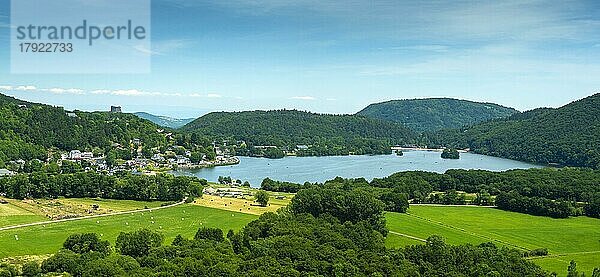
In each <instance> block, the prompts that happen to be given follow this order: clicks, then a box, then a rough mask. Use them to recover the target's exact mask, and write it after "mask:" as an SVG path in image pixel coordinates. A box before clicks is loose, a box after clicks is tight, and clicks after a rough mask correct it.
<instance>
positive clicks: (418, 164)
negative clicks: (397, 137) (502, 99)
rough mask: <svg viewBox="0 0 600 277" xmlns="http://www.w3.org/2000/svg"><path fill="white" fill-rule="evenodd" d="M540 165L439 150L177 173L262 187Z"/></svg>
mask: <svg viewBox="0 0 600 277" xmlns="http://www.w3.org/2000/svg"><path fill="white" fill-rule="evenodd" d="M539 167H541V166H538V165H534V164H529V163H524V162H519V161H514V160H508V159H502V158H496V157H491V156H485V155H478V154H473V153H461V154H460V159H459V160H445V159H442V158H441V157H440V152H433V151H404V156H396V155H395V154H392V155H376V156H368V155H363V156H329V157H285V158H283V159H277V160H273V159H265V158H250V157H240V164H238V165H231V166H218V167H213V168H202V169H196V170H179V171H175V172H173V173H174V174H176V175H193V176H197V177H199V178H203V179H206V180H209V181H213V182H216V181H217V180H218V178H219V176H231V177H232V178H234V179H241V180H243V181H249V182H250V184H251V185H252V186H253V187H260V183H261V182H262V180H263V179H264V178H267V177H269V178H271V179H274V180H280V181H288V182H295V183H304V182H306V181H309V182H324V181H327V180H330V179H333V178H335V177H336V176H340V177H344V178H356V177H364V178H366V179H368V180H371V179H373V178H380V177H385V176H389V175H391V174H393V173H396V172H399V171H412V170H422V171H431V172H438V173H444V172H445V171H446V170H448V169H485V170H490V171H504V170H509V169H526V168H539Z"/></svg>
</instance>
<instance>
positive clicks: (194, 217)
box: [0, 205, 257, 258]
mask: <svg viewBox="0 0 600 277" xmlns="http://www.w3.org/2000/svg"><path fill="white" fill-rule="evenodd" d="M256 218H257V216H256V215H250V214H242V213H236V212H230V211H225V210H218V209H212V208H207V207H201V206H198V205H181V206H177V207H173V208H167V209H163V210H156V211H152V212H140V213H135V214H129V215H117V216H110V217H104V218H94V219H83V220H78V221H71V222H62V223H55V224H48V225H45V226H31V227H25V228H20V229H13V230H8V231H0V245H2V247H0V258H5V257H11V256H22V255H44V254H49V253H54V252H56V251H57V250H58V249H60V248H61V246H62V243H63V242H64V240H65V239H66V238H67V236H68V235H70V234H73V233H84V232H95V233H99V234H101V235H102V237H103V238H105V239H108V240H109V241H111V242H112V243H113V244H114V241H115V240H116V237H117V236H118V235H119V233H120V232H122V231H125V232H127V231H134V230H137V229H140V228H148V229H151V230H157V231H160V232H161V233H163V234H164V235H165V238H166V242H167V243H170V242H171V241H172V240H173V238H174V237H175V236H176V235H178V234H181V235H184V236H186V237H193V235H194V234H195V233H196V231H197V230H198V228H200V227H202V226H206V227H218V228H221V229H223V230H224V231H225V232H226V231H227V230H229V229H233V230H239V229H240V228H242V227H243V226H244V225H246V224H247V223H248V222H250V221H252V220H254V219H256ZM153 222H154V223H153ZM17 237H18V240H17V239H16V238H17Z"/></svg>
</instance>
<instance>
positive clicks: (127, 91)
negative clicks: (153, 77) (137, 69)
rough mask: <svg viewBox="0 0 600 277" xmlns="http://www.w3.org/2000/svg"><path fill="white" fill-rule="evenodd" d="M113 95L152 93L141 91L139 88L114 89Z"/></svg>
mask: <svg viewBox="0 0 600 277" xmlns="http://www.w3.org/2000/svg"><path fill="white" fill-rule="evenodd" d="M110 94H112V95H122V96H144V95H152V94H151V93H148V92H144V91H140V90H137V89H119V90H113V91H111V92H110Z"/></svg>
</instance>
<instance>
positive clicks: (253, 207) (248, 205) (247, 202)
mask: <svg viewBox="0 0 600 277" xmlns="http://www.w3.org/2000/svg"><path fill="white" fill-rule="evenodd" d="M282 195H283V194H282ZM285 196H286V198H285V199H275V194H274V193H270V199H269V205H268V206H267V207H261V206H259V205H258V204H257V203H255V202H254V197H252V196H246V198H228V197H219V196H214V195H203V196H202V198H197V199H196V200H194V204H196V205H200V206H204V207H209V208H216V209H221V210H227V211H233V212H240V213H245V214H254V215H261V214H263V213H266V212H276V211H277V210H279V209H280V208H283V207H285V206H287V205H288V204H289V203H290V199H291V198H292V197H293V195H291V194H286V195H285Z"/></svg>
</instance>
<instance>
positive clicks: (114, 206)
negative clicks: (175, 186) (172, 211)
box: [0, 197, 164, 227]
mask: <svg viewBox="0 0 600 277" xmlns="http://www.w3.org/2000/svg"><path fill="white" fill-rule="evenodd" d="M5 200H7V201H8V204H0V227H7V226H13V225H19V224H26V223H33V222H41V221H50V218H49V217H46V216H45V215H48V214H61V213H64V214H74V213H78V214H80V216H87V215H95V214H105V213H114V212H122V211H133V210H140V209H144V208H146V207H147V208H156V207H160V206H161V204H163V203H164V202H161V201H154V202H144V201H133V200H111V199H97V198H63V197H61V198H58V199H52V200H46V199H38V200H28V201H21V200H14V199H5ZM92 205H97V206H98V207H99V208H98V209H97V210H94V212H93V213H92V214H89V213H86V212H85V211H86V210H89V209H90V207H91V206H92Z"/></svg>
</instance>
